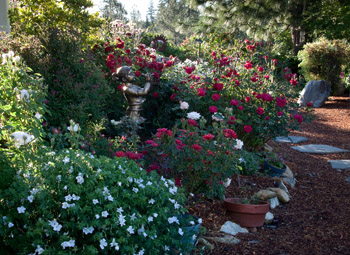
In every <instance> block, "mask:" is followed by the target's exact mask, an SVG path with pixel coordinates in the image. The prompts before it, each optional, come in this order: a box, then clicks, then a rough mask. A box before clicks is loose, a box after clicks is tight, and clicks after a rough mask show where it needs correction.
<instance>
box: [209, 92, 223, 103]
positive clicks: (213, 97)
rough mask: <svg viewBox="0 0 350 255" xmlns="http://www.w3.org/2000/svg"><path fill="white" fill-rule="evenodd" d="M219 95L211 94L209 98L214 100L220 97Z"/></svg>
mask: <svg viewBox="0 0 350 255" xmlns="http://www.w3.org/2000/svg"><path fill="white" fill-rule="evenodd" d="M220 97H221V96H220V95H219V94H213V95H212V96H211V98H212V99H213V100H214V101H216V102H217V101H218V100H219V99H220Z"/></svg>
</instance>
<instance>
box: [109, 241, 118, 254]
mask: <svg viewBox="0 0 350 255" xmlns="http://www.w3.org/2000/svg"><path fill="white" fill-rule="evenodd" d="M109 245H110V246H111V247H112V248H113V247H114V249H115V250H116V251H118V250H119V244H118V243H116V242H115V238H113V239H112V242H111V243H110V244H109Z"/></svg>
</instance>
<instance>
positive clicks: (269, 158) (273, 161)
mask: <svg viewBox="0 0 350 255" xmlns="http://www.w3.org/2000/svg"><path fill="white" fill-rule="evenodd" d="M264 169H265V170H266V171H268V174H269V175H270V176H273V177H279V176H281V175H282V174H283V173H284V172H285V171H286V165H285V164H284V160H283V159H282V158H281V157H278V155H277V154H276V153H273V152H268V153H265V155H264Z"/></svg>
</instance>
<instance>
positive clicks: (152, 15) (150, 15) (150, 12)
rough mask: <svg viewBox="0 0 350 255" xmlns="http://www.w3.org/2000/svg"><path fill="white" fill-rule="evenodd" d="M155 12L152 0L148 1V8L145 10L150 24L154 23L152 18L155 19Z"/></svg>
mask: <svg viewBox="0 0 350 255" xmlns="http://www.w3.org/2000/svg"><path fill="white" fill-rule="evenodd" d="M155 14H156V11H155V9H154V5H153V0H151V1H150V2H149V6H148V10H147V17H146V18H148V21H149V22H150V23H151V25H153V24H154V19H155V16H156V15H155Z"/></svg>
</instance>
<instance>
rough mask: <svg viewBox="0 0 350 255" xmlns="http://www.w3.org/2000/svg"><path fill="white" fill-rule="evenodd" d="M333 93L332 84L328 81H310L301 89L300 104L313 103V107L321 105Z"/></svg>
mask: <svg viewBox="0 0 350 255" xmlns="http://www.w3.org/2000/svg"><path fill="white" fill-rule="evenodd" d="M330 93H331V85H330V84H329V83H328V82H326V81H309V82H308V83H307V84H306V86H305V88H304V89H303V90H302V91H301V93H300V96H299V99H298V104H299V105H300V106H306V105H307V103H313V107H316V108H317V107H321V106H323V104H324V102H326V100H327V98H328V97H329V95H330Z"/></svg>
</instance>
